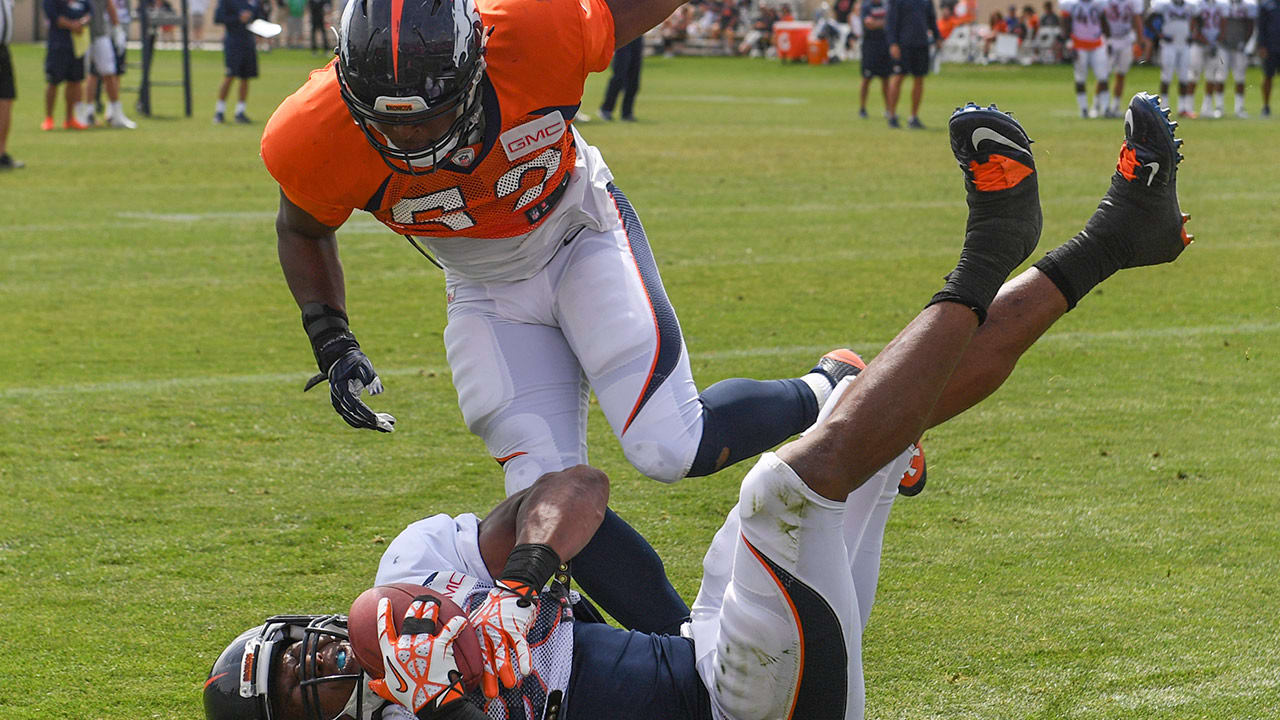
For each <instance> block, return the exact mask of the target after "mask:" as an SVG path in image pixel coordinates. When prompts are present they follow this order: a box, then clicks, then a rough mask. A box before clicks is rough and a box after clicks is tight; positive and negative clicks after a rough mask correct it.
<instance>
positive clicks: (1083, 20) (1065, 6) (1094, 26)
mask: <svg viewBox="0 0 1280 720" xmlns="http://www.w3.org/2000/svg"><path fill="white" fill-rule="evenodd" d="M1061 8H1062V12H1063V13H1064V14H1066V15H1070V16H1071V39H1073V40H1076V41H1078V42H1084V43H1095V42H1098V41H1100V40H1101V39H1102V16H1103V15H1104V14H1105V13H1106V4H1105V0H1066V1H1065V2H1063V3H1062V5H1061Z"/></svg>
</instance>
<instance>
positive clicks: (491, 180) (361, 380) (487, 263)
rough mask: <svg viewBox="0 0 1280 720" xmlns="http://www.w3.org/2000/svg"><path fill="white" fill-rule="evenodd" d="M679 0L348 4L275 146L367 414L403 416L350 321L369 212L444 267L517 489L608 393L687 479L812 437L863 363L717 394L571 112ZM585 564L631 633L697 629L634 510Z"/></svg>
mask: <svg viewBox="0 0 1280 720" xmlns="http://www.w3.org/2000/svg"><path fill="white" fill-rule="evenodd" d="M679 4H680V3H679V0H539V1H538V2H528V1H527V0H352V2H349V3H347V5H346V7H345V9H344V12H343V15H342V19H341V22H340V24H339V28H338V49H337V58H336V59H335V60H334V61H333V62H332V63H330V64H329V65H328V66H326V67H324V68H321V69H319V70H316V71H315V72H313V73H312V74H311V77H310V79H309V80H308V81H307V82H306V83H305V84H304V85H303V86H302V87H301V88H300V89H299V90H298V91H297V92H295V93H294V94H293V95H291V96H290V97H289V98H287V99H286V100H285V101H284V102H283V103H282V104H281V105H280V107H279V108H278V109H277V110H276V111H275V113H274V115H273V116H272V117H271V120H270V121H269V123H268V124H267V127H266V130H265V132H264V134H263V138H262V157H263V160H264V162H265V163H266V166H267V169H268V170H269V171H270V172H271V174H272V176H273V177H274V178H275V179H276V181H277V182H278V183H279V184H280V188H281V196H280V211H279V215H278V217H277V221H276V229H277V234H278V250H279V257H280V264H281V266H282V268H283V270H284V275H285V278H286V280H287V281H288V284H289V287H290V290H291V291H292V292H293V295H294V298H295V300H296V301H297V303H298V305H299V307H301V309H302V318H303V324H304V326H305V328H306V332H307V335H308V337H309V338H310V340H311V344H312V349H313V351H314V353H315V357H316V361H317V364H318V366H319V370H320V375H318V376H317V377H316V379H315V382H316V383H318V382H320V381H321V380H328V382H329V388H330V396H331V401H332V403H333V406H334V408H335V409H336V410H337V412H338V414H339V415H340V416H341V417H342V418H343V419H344V420H345V421H346V422H347V423H348V424H350V425H351V426H352V427H355V428H368V429H374V430H380V431H383V432H391V431H392V430H393V429H394V423H395V418H394V417H392V416H391V415H390V414H387V413H376V412H374V411H373V410H371V409H370V408H369V407H368V406H366V405H365V403H364V402H363V401H362V400H361V395H362V393H363V392H364V391H365V390H369V391H370V393H371V394H377V393H379V392H381V390H382V384H381V381H380V380H379V379H378V376H377V373H376V372H375V371H374V369H373V366H372V364H371V362H370V360H369V358H368V357H366V355H365V354H364V352H363V351H362V349H361V347H360V345H359V344H358V343H357V342H356V339H355V336H354V335H353V334H352V332H351V329H350V327H349V324H348V323H349V320H348V315H347V312H346V311H347V302H346V294H345V285H344V280H343V273H342V265H341V263H340V261H339V256H338V248H337V241H336V238H335V231H336V230H337V229H338V227H339V226H341V225H342V224H343V223H344V222H345V221H346V219H347V218H348V217H349V216H350V214H351V212H352V211H353V210H356V209H361V210H364V211H366V212H370V213H372V214H373V215H374V216H375V217H376V218H378V219H379V220H380V221H382V222H383V223H384V224H386V225H387V226H388V227H389V228H391V229H392V230H394V231H395V232H397V233H400V234H402V235H405V236H407V237H409V238H410V239H411V240H413V241H414V242H415V244H416V243H418V242H420V243H421V244H422V245H425V246H426V247H427V248H428V249H429V250H430V253H431V255H433V256H434V258H435V259H436V260H437V261H438V264H440V265H441V266H442V267H443V269H444V272H445V277H446V286H447V296H448V302H449V307H448V326H447V327H446V329H445V333H444V341H445V348H446V353H447V357H448V361H449V365H450V367H451V369H452V372H453V382H454V386H455V387H456V389H457V392H458V401H459V405H460V406H461V409H462V414H463V418H464V420H465V421H466V423H467V426H468V427H469V428H470V429H471V430H472V432H474V433H476V434H477V435H479V436H480V437H481V438H482V439H483V440H484V442H485V444H486V446H487V448H488V450H489V452H490V454H491V455H492V456H493V458H494V459H495V460H496V461H498V462H499V463H501V464H502V466H503V468H504V472H505V479H506V491H507V493H508V494H511V493H515V492H517V491H519V490H522V489H524V488H526V487H528V486H530V485H531V484H532V483H533V482H534V481H535V480H536V479H537V478H538V477H540V476H542V475H544V474H546V473H547V472H552V471H556V470H560V469H563V468H565V467H570V466H573V465H577V464H580V463H584V462H586V460H587V453H586V418H587V412H586V411H587V398H588V391H594V392H595V394H596V396H597V398H598V399H599V404H600V407H601V409H602V410H603V411H604V414H605V416H606V418H607V419H608V422H609V424H610V425H611V427H612V428H613V430H614V433H615V435H616V436H617V437H618V439H619V441H620V442H621V444H622V448H623V451H624V453H625V455H626V457H627V459H628V460H629V461H630V462H631V463H632V464H633V465H634V466H635V467H636V468H637V469H638V470H639V471H640V472H642V473H643V474H645V475H647V476H649V477H652V478H655V479H658V480H661V481H663V482H674V481H676V480H679V479H681V478H683V477H685V476H700V475H707V474H710V473H712V472H715V471H717V470H719V469H721V468H723V467H725V466H726V465H729V464H732V463H735V462H738V461H739V460H742V459H744V458H748V457H751V456H753V455H756V454H758V453H760V452H761V451H763V450H765V449H767V448H769V447H772V446H773V445H776V444H777V443H779V442H781V441H783V440H785V439H786V438H787V437H789V436H791V435H794V434H796V433H798V432H800V431H801V430H803V429H804V428H806V427H808V426H809V425H810V424H812V423H813V421H814V419H815V418H816V417H817V413H818V408H819V407H820V406H821V404H822V403H823V402H824V401H825V400H826V398H827V396H828V395H829V394H830V392H831V389H832V387H833V386H834V385H835V383H836V382H837V381H839V380H840V379H841V378H842V377H844V376H846V375H848V374H850V373H852V372H853V371H855V370H856V367H855V366H854V365H852V364H850V363H849V362H847V361H846V359H847V357H848V356H846V355H844V354H840V353H835V354H828V356H826V357H824V358H822V359H821V360H820V361H819V363H818V364H817V367H814V368H813V369H812V370H810V371H809V372H807V373H805V374H803V375H802V376H800V377H795V378H789V379H784V380H772V381H755V380H744V379H735V380H728V381H725V382H721V383H717V384H715V385H713V386H711V387H709V388H707V389H706V390H704V391H702V392H701V393H700V392H699V391H698V388H697V386H696V385H695V384H694V382H693V376H692V373H691V370H690V367H689V354H688V351H687V349H686V348H685V345H684V342H683V338H682V336H681V331H680V326H679V323H678V321H677V320H676V314H675V312H674V310H673V309H672V307H671V304H670V302H669V301H668V300H667V297H666V294H665V291H664V290H663V286H662V281H661V279H660V277H659V275H658V271H657V267H656V265H655V263H654V259H653V255H652V253H651V252H650V249H649V246H648V243H647V240H646V238H645V234H644V229H643V228H642V226H641V224H640V219H639V217H638V216H637V214H636V211H635V210H634V208H633V207H632V206H631V204H630V203H629V202H628V200H627V198H626V197H625V196H624V195H623V194H622V193H621V192H620V191H619V190H618V189H617V188H616V187H615V186H614V185H613V182H612V180H613V176H612V174H611V173H610V171H609V168H608V166H607V165H606V164H605V162H604V160H603V159H602V158H601V156H600V153H599V151H597V150H596V148H594V147H592V146H591V145H589V144H588V143H587V142H586V141H585V140H583V138H582V136H581V135H579V134H578V132H577V131H576V129H575V128H574V127H573V125H572V120H573V118H574V116H575V113H576V111H577V109H578V107H579V105H580V103H581V101H582V91H583V85H584V81H585V79H586V76H587V75H588V74H589V73H591V72H596V71H602V70H604V69H605V68H607V67H608V66H609V61H610V59H611V57H612V56H613V53H614V50H615V48H618V47H621V46H623V45H625V44H627V43H628V42H630V41H631V40H633V39H635V38H637V37H639V36H640V35H641V34H643V33H644V31H646V30H648V29H649V28H651V27H653V26H654V25H656V24H657V23H659V22H661V21H662V20H663V19H664V18H666V17H667V16H668V15H670V13H671V12H672V11H673V10H674V9H675V8H676V7H677V6H678V5H679ZM313 384H314V383H313ZM574 565H575V567H574V573H575V576H576V577H577V578H578V580H579V583H580V584H581V585H582V587H583V588H584V589H585V590H586V591H587V592H588V593H590V594H591V595H592V597H593V598H594V599H595V600H597V601H598V602H599V603H600V604H601V605H602V606H603V607H604V608H605V609H606V610H607V611H608V612H609V613H610V614H612V615H613V616H614V618H615V619H617V620H618V621H619V622H620V623H622V624H624V625H626V626H628V627H633V628H637V629H641V630H649V631H657V632H663V631H666V632H674V631H675V629H676V628H678V627H679V625H680V623H681V622H683V620H684V619H685V618H686V617H687V616H688V607H687V606H686V605H685V603H684V601H683V600H681V598H680V597H679V595H678V594H677V593H676V592H675V590H674V589H673V588H672V587H671V586H670V584H669V583H668V581H667V580H666V577H665V573H664V571H663V566H662V563H661V561H660V560H659V559H658V556H657V554H656V553H654V552H653V550H652V548H650V547H649V545H648V543H647V542H645V541H644V539H643V538H642V537H640V535H639V534H638V533H636V532H635V531H634V530H633V529H631V527H630V526H628V525H627V524H626V523H625V522H623V521H622V520H621V519H620V518H619V517H618V516H617V515H615V514H613V513H612V512H610V513H609V514H608V516H607V517H606V519H605V522H604V524H603V525H602V529H601V530H600V532H599V533H598V534H597V535H596V537H595V539H594V540H593V542H592V543H591V544H590V545H588V547H587V549H586V550H585V551H584V552H583V553H581V554H579V555H578V557H577V558H575V561H574ZM619 576H623V577H627V578H629V579H631V580H632V582H633V583H634V584H633V585H631V586H629V587H628V586H624V585H621V584H618V583H617V582H616V579H617V578H618V577H619ZM637 589H643V592H637ZM655 609H656V611H655Z"/></svg>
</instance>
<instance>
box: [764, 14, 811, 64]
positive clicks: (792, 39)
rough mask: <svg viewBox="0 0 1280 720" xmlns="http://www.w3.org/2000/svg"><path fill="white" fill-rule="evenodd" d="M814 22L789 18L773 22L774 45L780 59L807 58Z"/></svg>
mask: <svg viewBox="0 0 1280 720" xmlns="http://www.w3.org/2000/svg"><path fill="white" fill-rule="evenodd" d="M812 30H813V23H811V22H801V21H798V20H788V21H784V22H776V23H774V24H773V46H774V47H775V48H777V50H778V59H779V60H805V59H806V58H807V57H808V55H809V33H810V32H811V31H812Z"/></svg>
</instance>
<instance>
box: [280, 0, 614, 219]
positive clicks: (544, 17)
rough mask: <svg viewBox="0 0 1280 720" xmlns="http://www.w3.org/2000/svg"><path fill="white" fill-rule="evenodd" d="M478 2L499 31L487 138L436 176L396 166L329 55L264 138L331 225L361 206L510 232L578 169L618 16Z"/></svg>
mask: <svg viewBox="0 0 1280 720" xmlns="http://www.w3.org/2000/svg"><path fill="white" fill-rule="evenodd" d="M477 6H478V7H479V10H480V17H481V21H482V22H483V23H484V25H485V28H486V31H488V29H489V28H492V35H490V37H489V41H488V45H487V50H486V54H485V60H486V62H487V67H486V70H485V76H486V77H485V79H484V80H482V81H481V85H480V92H482V93H484V97H483V105H484V109H483V110H482V112H483V115H484V133H483V138H482V140H481V141H480V142H478V143H476V144H474V145H469V146H466V147H463V148H461V149H459V150H457V151H455V153H454V154H453V155H452V157H451V159H450V161H449V162H446V163H443V164H442V165H441V166H440V167H438V168H437V169H436V171H435V172H433V173H430V174H428V175H417V176H415V175H408V174H405V173H398V172H394V171H392V170H391V169H390V168H389V167H387V165H386V164H385V163H384V162H383V161H382V157H381V156H380V155H378V153H377V151H376V150H374V149H373V147H372V146H370V145H369V142H368V141H367V140H366V139H365V136H364V134H363V133H362V132H361V131H360V128H359V126H357V125H356V123H355V120H354V119H353V118H352V117H351V114H350V113H349V112H348V111H347V107H346V105H345V104H343V102H342V96H341V95H340V94H339V91H338V79H337V74H336V70H335V68H334V63H329V64H328V65H326V66H325V67H323V68H320V69H319V70H315V71H313V72H312V73H311V77H310V79H309V80H308V81H307V82H306V84H304V85H303V86H302V87H301V88H300V89H299V90H298V91H297V92H295V93H294V94H292V95H290V96H289V97H288V98H286V99H285V101H284V102H283V103H281V104H280V107H279V108H277V109H276V111H275V113H274V114H273V115H272V116H271V120H270V121H268V123H267V127H266V130H265V131H264V132H263V135H262V159H263V161H264V162H265V163H266V165H267V170H268V171H270V173H271V175H272V176H273V177H274V178H275V179H276V181H277V182H278V183H280V187H281V188H282V189H283V190H284V193H285V195H286V196H288V198H289V200H290V201H292V202H293V203H294V204H295V205H297V206H298V207H300V208H302V209H303V210H306V211H307V212H308V213H310V214H311V215H312V216H313V217H314V218H315V219H316V220H319V221H320V222H322V223H324V224H326V225H329V226H331V227H337V226H339V225H341V224H342V223H344V222H345V221H346V219H347V218H348V217H350V215H351V211H352V210H355V209H357V208H359V209H363V210H367V211H369V212H371V213H373V215H374V217H376V218H378V219H379V220H381V221H382V222H383V223H385V224H386V225H387V227H390V228H391V229H392V230H395V231H396V232H397V233H400V234H405V235H417V236H430V237H477V238H508V237H514V236H517V235H522V234H525V233H528V232H530V231H531V230H533V229H534V228H535V227H537V226H538V225H539V224H540V223H541V222H542V220H543V219H544V218H545V217H546V215H547V213H548V212H549V211H550V210H551V208H552V207H554V205H555V201H556V200H557V199H559V197H560V193H561V192H563V188H564V185H565V184H567V182H568V179H569V178H568V176H569V173H571V172H572V171H573V167H574V161H575V159H576V153H575V149H574V141H573V133H572V132H571V130H570V127H569V125H570V123H571V122H572V120H573V116H574V114H575V113H576V111H577V108H578V105H579V104H580V103H581V102H582V89H583V84H584V82H585V80H586V77H587V75H588V74H589V73H592V72H598V71H601V70H604V69H605V68H607V67H608V66H609V62H610V60H611V59H612V57H613V50H614V37H613V16H612V15H611V14H610V12H609V8H608V6H607V5H605V3H604V0H477ZM334 62H336V60H335V61H334Z"/></svg>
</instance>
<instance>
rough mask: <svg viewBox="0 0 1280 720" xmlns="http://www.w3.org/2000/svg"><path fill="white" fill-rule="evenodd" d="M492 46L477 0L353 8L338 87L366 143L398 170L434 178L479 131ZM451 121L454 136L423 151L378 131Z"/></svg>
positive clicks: (343, 38) (366, 1)
mask: <svg viewBox="0 0 1280 720" xmlns="http://www.w3.org/2000/svg"><path fill="white" fill-rule="evenodd" d="M446 3H447V5H446ZM486 40H487V36H486V33H485V32H484V28H483V27H482V25H481V24H480V16H479V11H478V10H477V9H476V6H475V2H474V0H351V2H349V3H347V6H346V8H345V10H344V11H343V17H342V22H341V29H340V31H339V41H338V62H337V64H336V66H335V70H336V72H337V75H338V86H339V89H340V91H341V93H342V99H343V101H344V102H345V103H346V105H347V109H348V110H350V112H351V116H352V117H353V118H354V119H355V121H356V124H357V125H359V126H360V129H361V131H362V132H363V133H364V135H365V138H366V139H367V140H368V141H369V144H370V145H372V146H373V148H374V150H376V151H377V152H378V154H379V155H380V156H381V157H382V159H383V161H384V162H385V163H386V164H387V166H388V167H390V168H391V169H392V170H395V171H396V172H400V173H407V174H412V175H426V174H428V173H431V172H433V171H435V169H436V168H437V167H439V166H440V165H441V164H443V163H444V162H446V161H447V160H448V158H449V157H450V155H451V154H452V153H453V152H454V151H456V150H457V149H459V148H460V147H461V146H462V145H463V144H465V142H466V141H467V140H468V139H469V138H470V136H471V135H472V134H474V132H475V131H476V130H477V129H478V128H479V126H480V122H481V112H482V108H481V96H482V93H481V91H480V82H481V80H482V79H483V77H484V69H485V61H484V47H485V41H486ZM450 116H452V118H453V121H452V122H451V123H450V124H449V126H448V128H447V130H445V131H444V132H443V133H442V134H440V135H439V136H438V137H435V138H433V139H432V141H431V142H429V143H427V144H426V145H424V146H422V147H409V148H402V147H398V146H397V145H396V144H395V143H394V142H393V141H392V140H391V139H390V138H389V137H388V136H387V135H386V134H385V133H383V132H381V131H380V130H379V128H378V126H382V127H386V126H405V125H420V124H423V123H427V122H430V121H433V120H438V119H439V118H442V117H450ZM375 123H376V125H375Z"/></svg>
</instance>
